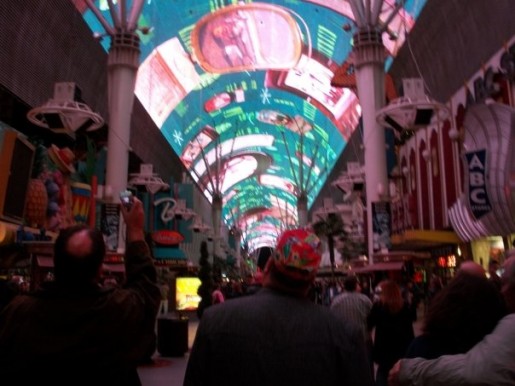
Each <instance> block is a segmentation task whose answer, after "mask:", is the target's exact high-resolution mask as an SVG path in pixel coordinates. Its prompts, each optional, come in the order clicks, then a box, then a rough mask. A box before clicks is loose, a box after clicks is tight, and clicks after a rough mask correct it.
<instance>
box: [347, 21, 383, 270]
mask: <svg viewBox="0 0 515 386" xmlns="http://www.w3.org/2000/svg"><path fill="white" fill-rule="evenodd" d="M354 54H355V68H356V83H357V89H358V97H359V102H360V105H361V109H362V117H363V146H364V151H365V157H364V158H365V183H366V185H365V186H366V201H367V232H368V258H369V263H370V264H372V263H373V258H374V248H373V229H372V203H373V202H377V201H379V200H380V199H381V198H380V197H379V196H380V192H381V190H382V189H381V188H380V187H383V189H384V192H385V193H386V195H388V194H389V192H388V189H387V187H388V186H389V185H388V175H387V170H386V143H385V133H384V128H383V127H382V126H380V125H379V124H378V123H377V121H376V112H377V111H378V110H379V109H381V108H382V107H383V106H384V104H385V90H384V82H385V74H384V61H385V48H384V45H383V42H382V38H381V33H380V32H379V31H378V30H377V29H375V28H361V29H360V30H359V31H358V32H357V33H356V34H355V35H354ZM382 199H384V197H382Z"/></svg>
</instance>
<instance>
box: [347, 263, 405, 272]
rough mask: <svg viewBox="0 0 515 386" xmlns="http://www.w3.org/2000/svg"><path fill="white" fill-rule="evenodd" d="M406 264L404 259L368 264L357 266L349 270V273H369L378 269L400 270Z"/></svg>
mask: <svg viewBox="0 0 515 386" xmlns="http://www.w3.org/2000/svg"><path fill="white" fill-rule="evenodd" d="M403 265H404V262H403V261H388V262H381V263H376V264H371V265H367V266H365V267H357V268H353V269H351V270H349V273H351V272H353V273H367V272H376V271H400V270H401V269H402V266H403Z"/></svg>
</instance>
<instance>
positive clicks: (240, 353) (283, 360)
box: [184, 229, 373, 386]
mask: <svg viewBox="0 0 515 386" xmlns="http://www.w3.org/2000/svg"><path fill="white" fill-rule="evenodd" d="M320 260H321V251H320V240H319V239H318V237H317V236H316V235H315V234H314V233H313V232H312V231H310V230H306V229H293V230H287V231H285V232H284V233H283V234H281V235H280V236H279V238H278V241H277V245H276V248H275V251H274V253H273V254H272V256H270V258H269V259H268V261H267V263H266V265H265V267H264V270H263V288H262V289H261V290H259V291H258V292H257V293H256V294H254V295H253V296H244V297H240V298H236V299H231V300H229V301H226V302H224V303H223V304H220V305H217V306H216V307H210V308H208V309H207V310H206V311H205V312H204V314H203V315H202V319H201V320H200V323H199V327H198V329H197V334H196V336H195V341H194V343H193V347H192V350H191V353H190V357H189V360H188V365H187V369H186V374H185V378H184V385H185V386H190V385H204V386H205V385H224V386H231V385H238V386H239V385H246V386H252V385H256V386H263V385H267V386H274V385H278V386H279V385H281V386H283V385H295V386H302V385H306V386H308V385H309V386H313V385H324V386H331V385H352V386H364V385H373V380H372V375H371V372H370V365H369V361H368V356H367V353H366V349H365V342H364V338H363V334H362V333H361V331H360V330H359V328H358V326H356V325H355V324H353V323H351V322H343V321H341V320H339V319H337V318H336V317H335V316H334V315H333V314H332V313H331V312H330V311H329V309H328V308H326V307H324V306H322V305H318V304H314V303H313V302H311V301H310V300H309V299H308V298H307V294H308V291H309V289H310V287H311V285H312V284H313V282H314V280H315V277H316V273H317V270H318V266H319V264H320Z"/></svg>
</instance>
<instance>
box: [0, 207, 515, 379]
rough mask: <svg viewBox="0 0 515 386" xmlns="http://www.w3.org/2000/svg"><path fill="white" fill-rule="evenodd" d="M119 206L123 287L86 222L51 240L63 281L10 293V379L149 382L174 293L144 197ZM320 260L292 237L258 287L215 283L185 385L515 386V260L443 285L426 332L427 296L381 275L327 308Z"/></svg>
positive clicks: (308, 235) (0, 356) (313, 244)
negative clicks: (147, 222) (107, 278)
mask: <svg viewBox="0 0 515 386" xmlns="http://www.w3.org/2000/svg"><path fill="white" fill-rule="evenodd" d="M121 212H122V215H123V217H124V220H125V224H126V226H127V234H126V236H127V250H126V258H125V269H126V280H125V281H124V282H123V283H116V285H103V283H102V276H101V269H102V262H103V257H104V255H105V242H104V239H103V236H102V234H101V233H100V232H99V231H98V230H95V229H90V228H88V227H86V226H84V225H77V226H72V227H70V228H67V229H65V230H62V231H61V232H60V234H59V236H58V238H57V240H56V242H55V246H54V275H55V276H54V280H52V281H48V282H44V283H42V285H41V286H40V288H38V289H37V290H36V291H31V292H25V291H24V292H21V293H18V292H16V293H12V294H11V295H10V296H9V297H8V298H6V299H2V302H3V303H2V307H3V309H2V310H0V312H1V313H0V375H1V377H2V382H3V383H2V384H6V385H11V384H22V385H23V384H35V383H36V382H38V383H45V384H46V383H48V384H66V383H69V382H70V379H73V383H74V384H75V385H83V384H84V385H91V384H110V385H128V386H130V385H141V382H140V380H139V376H138V372H137V366H138V364H139V363H142V361H144V360H146V359H148V358H149V357H151V356H152V355H153V353H154V352H155V349H156V336H155V321H156V318H157V316H158V313H162V312H163V301H162V299H163V296H162V293H161V292H163V290H164V289H163V288H160V287H159V285H158V278H157V273H156V269H155V267H154V264H153V261H152V257H151V252H150V248H149V245H148V244H147V243H146V241H145V235H144V213H143V207H142V204H141V202H140V201H139V200H138V199H137V198H136V199H135V200H134V204H133V206H132V208H130V209H128V208H125V207H121ZM320 261H321V242H320V240H319V238H318V237H317V236H316V235H315V234H314V233H313V232H312V231H309V230H306V229H292V230H287V231H285V232H283V233H282V234H281V235H280V236H279V238H278V240H277V245H276V248H275V250H274V252H273V253H272V255H271V256H270V257H269V258H268V260H267V261H266V262H265V263H264V264H263V266H262V267H260V268H261V269H260V270H259V271H258V273H257V275H256V276H255V277H254V279H253V280H251V281H249V282H246V283H245V285H244V286H241V287H239V286H234V285H231V286H229V287H228V286H225V288H224V287H223V286H221V285H219V286H217V287H216V288H215V290H214V291H213V293H212V298H211V302H212V306H210V307H208V308H207V309H206V310H205V311H204V313H203V314H202V317H201V319H200V322H199V325H198V329H197V333H196V335H195V339H194V343H193V347H192V348H191V352H190V354H189V357H188V363H187V368H186V373H185V378H184V385H185V386H191V385H221V384H224V385H227V386H230V385H242V384H245V385H290V384H292V385H293V384H294V385H296V386H302V385H306V386H307V385H342V384H344V385H353V386H361V385H363V386H372V385H375V386H388V385H390V386H408V385H436V386H438V385H451V384H452V385H454V384H456V385H458V384H459V385H495V386H499V385H501V386H502V385H513V384H514V381H515V366H514V365H513V364H514V362H515V346H514V345H513V344H512V341H513V340H512V338H515V256H507V257H506V259H505V262H504V265H503V267H502V268H503V275H502V277H499V276H498V275H497V273H498V272H499V268H500V266H499V264H497V265H496V264H495V263H491V264H489V267H488V272H487V271H486V270H485V269H484V268H483V267H482V266H481V265H479V264H476V263H474V262H472V261H466V262H464V263H462V264H461V266H460V267H459V269H458V271H457V273H456V275H455V276H454V277H453V278H452V279H450V280H449V281H448V283H446V284H445V285H443V284H442V283H441V282H440V283H437V281H436V280H435V281H434V283H433V284H432V285H431V286H430V288H431V290H432V293H431V297H430V303H429V304H428V305H427V309H426V312H425V315H424V317H423V320H422V321H421V322H422V324H421V325H422V329H421V333H420V335H418V336H415V331H414V328H413V323H414V321H415V320H417V308H418V305H419V304H420V301H421V299H422V297H421V296H420V293H419V292H418V291H417V290H416V288H415V287H414V286H413V283H411V282H407V283H405V284H404V285H402V286H401V285H399V283H397V282H396V281H394V280H391V279H388V278H385V279H384V280H381V281H379V282H378V283H377V285H376V286H375V288H374V291H369V290H367V289H368V288H369V285H368V284H369V283H368V281H365V282H364V283H361V282H360V280H359V278H358V277H357V276H354V275H348V276H346V277H345V278H344V279H343V280H342V282H341V285H342V288H341V290H339V291H336V293H335V294H334V296H332V297H331V299H330V302H329V303H327V304H319V303H317V302H316V301H313V298H312V294H313V288H314V286H315V284H316V278H317V271H318V268H319V264H320ZM362 284H363V285H364V287H365V288H364V289H362ZM244 295H246V296H244ZM20 374H23V375H24V376H23V379H22V380H21V382H20Z"/></svg>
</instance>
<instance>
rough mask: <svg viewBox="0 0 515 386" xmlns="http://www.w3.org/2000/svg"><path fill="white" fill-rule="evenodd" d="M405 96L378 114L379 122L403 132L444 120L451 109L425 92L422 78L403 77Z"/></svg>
mask: <svg viewBox="0 0 515 386" xmlns="http://www.w3.org/2000/svg"><path fill="white" fill-rule="evenodd" d="M402 83H403V89H404V96H401V97H399V98H396V99H394V100H392V101H391V102H390V103H389V104H388V105H387V106H385V107H383V108H382V109H380V110H379V111H378V112H377V114H376V119H377V122H378V123H379V124H380V125H382V126H386V127H390V128H392V129H394V130H395V131H397V132H399V133H401V132H403V131H405V130H417V129H421V128H424V127H427V126H429V125H430V124H431V123H432V122H433V121H434V120H438V121H443V120H445V119H446V118H447V117H448V116H449V109H448V108H447V106H445V105H444V104H442V103H440V102H437V101H435V100H434V99H432V98H430V97H429V96H427V95H426V94H425V93H424V83H423V80H422V79H420V78H414V79H403V80H402Z"/></svg>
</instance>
